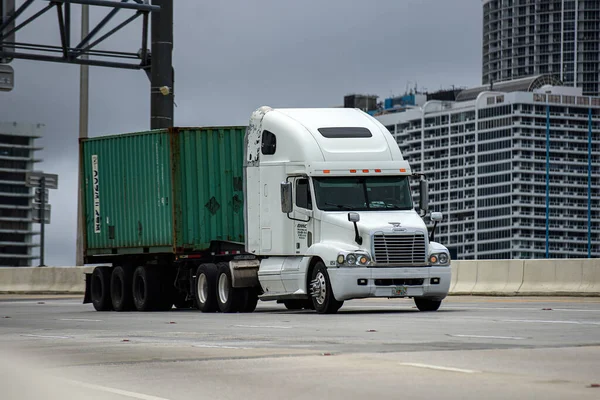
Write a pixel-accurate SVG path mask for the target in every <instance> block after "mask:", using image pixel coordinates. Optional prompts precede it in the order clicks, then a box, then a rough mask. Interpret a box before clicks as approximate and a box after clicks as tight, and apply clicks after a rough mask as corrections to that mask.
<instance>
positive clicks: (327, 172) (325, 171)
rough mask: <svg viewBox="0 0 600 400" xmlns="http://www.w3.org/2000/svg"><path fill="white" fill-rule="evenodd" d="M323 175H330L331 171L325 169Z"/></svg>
mask: <svg viewBox="0 0 600 400" xmlns="http://www.w3.org/2000/svg"><path fill="white" fill-rule="evenodd" d="M323 173H324V174H329V173H331V170H329V169H324V170H323Z"/></svg>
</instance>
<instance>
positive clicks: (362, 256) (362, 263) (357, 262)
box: [336, 250, 372, 267]
mask: <svg viewBox="0 0 600 400" xmlns="http://www.w3.org/2000/svg"><path fill="white" fill-rule="evenodd" d="M348 258H350V261H351V262H349V260H348ZM340 260H343V262H340ZM371 262H372V258H371V255H370V254H369V253H368V252H366V251H361V250H358V251H340V252H339V253H338V256H337V257H336V264H337V266H338V267H342V266H345V267H366V266H369V265H371Z"/></svg>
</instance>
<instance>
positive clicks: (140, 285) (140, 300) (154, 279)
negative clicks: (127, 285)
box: [133, 265, 160, 311]
mask: <svg viewBox="0 0 600 400" xmlns="http://www.w3.org/2000/svg"><path fill="white" fill-rule="evenodd" d="M155 272H156V271H154V270H153V269H152V268H151V267H149V266H146V265H143V266H139V267H137V268H136V269H135V271H134V273H133V303H134V305H135V308H136V310H138V311H154V310H156V308H157V303H158V296H159V295H160V290H159V289H160V286H159V285H160V282H159V280H158V276H157V274H156V273H155Z"/></svg>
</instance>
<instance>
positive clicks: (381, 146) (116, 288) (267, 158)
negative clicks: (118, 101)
mask: <svg viewBox="0 0 600 400" xmlns="http://www.w3.org/2000/svg"><path fill="white" fill-rule="evenodd" d="M207 129H208V128H201V129H200V128H198V129H195V130H192V129H190V128H177V129H170V130H168V131H162V132H156V131H154V132H147V133H142V134H135V135H118V136H112V137H109V138H107V141H108V143H106V145H102V138H95V139H89V140H87V141H83V142H82V158H83V159H84V160H85V159H87V158H90V160H91V161H90V162H89V166H88V163H87V162H85V161H84V162H82V168H83V176H84V179H85V182H84V184H85V185H86V189H85V190H86V192H89V193H88V195H87V196H86V198H88V199H89V201H88V203H89V206H87V205H86V211H87V212H88V213H89V214H91V215H90V216H89V217H88V229H87V230H86V232H87V234H86V262H88V263H95V264H96V263H98V262H101V263H109V264H111V265H110V266H104V267H97V268H96V269H95V270H94V272H93V274H90V275H89V276H88V279H87V290H86V298H85V302H92V303H93V304H94V307H95V308H96V309H97V310H111V309H114V310H123V309H132V308H135V309H137V310H140V311H144V310H156V309H170V308H172V306H173V304H175V305H176V306H177V307H188V306H192V305H195V306H196V307H197V308H199V309H200V310H202V311H205V312H210V311H216V310H220V311H221V312H248V311H253V310H254V308H255V307H256V303H257V300H258V299H260V300H264V301H269V300H273V301H278V302H281V303H284V304H285V306H286V307H288V308H289V309H300V308H314V309H315V310H316V311H317V312H319V313H335V312H337V311H338V309H339V308H340V307H341V306H342V304H343V303H344V301H346V300H351V299H359V298H369V297H385V298H391V297H397V298H407V297H408V298H414V301H415V303H416V306H417V307H418V309H419V310H421V311H435V310H437V309H438V308H439V307H440V304H441V302H442V300H443V299H444V298H445V297H446V296H447V294H448V291H449V287H450V277H451V268H450V255H449V252H448V249H447V248H446V247H444V246H443V245H441V244H439V243H436V242H434V241H433V240H431V239H433V232H434V231H435V223H437V221H439V220H441V219H442V215H441V214H440V213H431V214H429V215H428V216H429V218H430V220H431V221H433V222H434V226H433V227H432V228H431V233H429V230H428V227H427V226H426V224H425V222H424V220H423V217H425V215H427V208H428V207H427V203H428V202H427V196H428V193H427V192H428V190H427V182H426V181H425V180H424V179H423V176H422V175H420V174H414V173H413V172H412V171H411V168H410V165H409V163H408V162H407V161H405V160H404V158H403V157H402V154H401V152H400V150H399V148H398V146H397V144H396V142H395V141H394V138H393V137H392V135H391V134H390V133H389V132H388V131H387V129H386V128H385V127H384V126H383V125H381V124H380V123H379V122H378V121H377V120H375V119H374V118H373V117H371V116H369V115H368V114H366V113H364V112H362V111H360V110H357V109H345V108H331V109H272V108H270V107H261V108H259V109H258V110H256V111H255V112H254V113H253V114H252V116H251V118H250V123H249V126H248V127H247V128H245V129H244V139H243V142H242V141H241V140H240V141H239V142H240V143H242V144H243V155H242V154H241V151H239V150H241V149H237V150H236V148H235V147H236V146H235V145H234V144H232V143H234V141H228V140H226V139H227V137H226V136H227V135H234V133H233V131H234V129H233V128H227V129H226V130H225V131H223V130H221V131H219V132H221V133H219V134H218V135H217V139H215V140H213V141H212V144H205V145H202V143H205V142H206V137H209V139H210V137H212V136H211V135H213V136H214V135H215V133H214V132H215V131H218V129H219V128H210V129H212V130H210V131H207ZM223 132H225V133H223ZM161 134H162V135H164V138H162V139H161V138H160V135H161ZM157 135H158V136H157ZM186 135H187V136H186ZM150 136H153V137H157V138H158V139H149V137H150ZM136 138H141V139H138V140H139V141H140V146H141V147H143V146H142V143H141V142H143V141H146V142H147V141H148V140H150V141H151V142H152V143H151V144H150V145H149V146H147V147H148V148H149V149H150V150H151V151H149V152H148V154H147V158H149V160H150V161H149V162H148V161H147V160H145V156H144V154H145V153H144V152H140V153H139V154H138V155H137V156H136V157H137V158H140V159H141V160H140V162H139V164H140V165H146V166H148V165H149V166H151V168H150V169H151V170H153V171H154V170H155V169H156V170H157V171H159V172H156V174H155V173H154V172H150V175H152V176H151V177H150V178H149V179H148V180H147V184H145V185H142V186H136V187H137V189H135V188H134V189H131V188H128V189H125V190H133V191H134V192H135V193H134V194H136V195H137V196H138V198H143V197H156V198H157V199H158V200H157V201H154V202H152V203H153V205H150V206H144V207H146V208H147V209H148V208H149V210H150V211H148V210H146V211H143V210H139V212H142V213H145V214H146V215H147V214H148V213H149V212H150V213H151V214H152V212H153V211H152V209H153V208H156V209H157V210H159V211H157V213H159V212H160V211H161V209H160V208H161V207H166V208H167V209H172V212H171V214H172V217H171V220H170V225H169V224H167V225H168V226H167V227H166V228H167V229H170V230H171V231H172V234H171V233H170V232H167V235H165V237H166V238H170V239H169V240H166V241H164V240H163V241H162V242H161V245H160V246H159V245H156V244H157V243H158V242H159V240H158V239H157V238H155V237H149V238H144V237H143V236H144V234H145V232H146V231H144V234H142V233H140V232H141V231H142V230H143V229H146V228H140V226H141V222H140V225H137V224H136V223H135V220H139V219H140V218H141V217H139V218H138V217H136V216H133V217H131V218H130V217H127V216H126V217H122V216H120V215H128V214H127V213H120V214H119V212H117V211H118V209H121V208H123V207H128V206H127V205H123V206H116V210H117V211H114V210H107V211H104V212H103V207H102V204H103V203H107V204H112V203H111V202H113V200H115V199H112V198H110V197H111V196H116V199H119V198H121V197H123V196H126V194H125V193H123V191H114V194H113V193H108V191H109V190H104V193H103V188H104V187H106V185H107V184H108V183H104V185H103V184H102V182H103V174H104V175H109V176H110V183H111V185H117V186H119V187H120V186H121V184H122V181H127V177H128V176H132V173H131V171H130V170H131V169H132V168H133V169H134V170H135V169H136V168H137V167H135V165H133V164H138V163H126V164H132V165H133V166H131V165H130V166H129V167H125V166H124V167H118V166H114V165H112V166H111V167H110V168H112V169H111V170H110V173H109V172H108V169H107V170H105V171H103V168H102V160H103V159H108V158H110V152H111V151H112V152H114V151H115V150H114V149H115V142H119V141H123V142H124V141H126V140H129V145H131V143H132V140H133V141H134V142H135V140H136ZM159 139H160V140H159ZM157 140H159V142H160V148H158V147H157V146H158V145H156V146H155V145H154V143H155V142H156V143H158V142H157ZM208 142H210V140H209V141H208ZM208 142H206V143H208ZM94 143H95V144H94ZM194 143H195V144H194ZM215 143H217V144H215ZM163 146H164V147H165V148H164V149H163ZM190 146H191V147H193V148H190ZM117 147H118V146H117ZM215 148H218V150H217V151H215V150H214V149H215ZM211 149H213V150H212V151H211ZM210 152H212V153H215V152H218V153H219V154H218V155H215V154H209V153H210ZM105 153H108V154H105ZM159 154H164V155H165V156H164V157H162V156H159ZM186 154H187V155H186ZM236 154H238V156H239V157H243V161H242V160H240V167H241V168H236V166H235V165H233V164H227V163H229V161H228V162H227V163H225V161H224V159H225V158H227V157H236ZM161 157H162V158H161ZM185 157H187V158H189V159H190V160H195V161H193V162H191V161H189V160H186V159H185ZM206 158H209V161H207V162H205V163H204V164H203V165H204V166H205V168H204V169H203V168H201V167H198V165H200V164H201V163H200V162H199V161H198V160H199V159H206ZM165 160H166V161H165ZM210 160H213V161H212V163H213V164H212V166H211V161H210ZM223 163H225V164H227V165H228V166H225V167H220V165H221V164H223ZM162 164H165V165H162ZM167 164H168V165H167ZM242 164H243V165H242ZM128 168H129V169H128ZM140 168H141V167H140ZM211 168H212V170H211V171H210V172H209V171H208V170H210V169H211ZM227 168H229V170H228V169H227ZM165 170H167V171H171V173H170V178H169V177H165V176H163V175H165V174H164V171H165ZM160 171H162V173H163V175H161V172H160ZM227 171H229V172H231V171H233V172H231V173H232V174H233V180H232V181H233V182H234V184H233V185H234V186H235V185H237V186H238V187H237V188H236V189H235V190H237V191H241V195H240V196H237V195H234V196H233V197H232V198H233V199H234V200H233V201H231V202H227V205H229V206H231V207H225V206H224V205H225V201H224V198H226V197H227V198H228V197H231V196H230V195H231V193H233V191H231V190H229V189H227V188H225V189H224V187H223V186H226V185H228V184H229V179H230V178H229V177H228V178H227V179H224V178H223V177H224V176H226V174H227ZM236 171H238V172H239V173H238V172H236ZM134 172H135V171H134ZM145 173H149V172H148V171H146V172H145ZM236 174H238V175H241V176H238V177H236ZM133 175H135V174H133ZM154 175H157V176H158V177H154ZM166 175H169V174H166ZM190 176H191V177H192V178H190ZM219 177H220V178H219ZM411 179H419V181H420V189H421V192H420V196H419V197H420V206H419V213H420V214H422V215H423V217H422V216H421V215H420V214H419V213H418V212H417V211H416V210H415V206H414V205H413V199H412V196H411V190H410V181H411ZM161 180H165V182H166V183H165V182H162V181H161ZM240 180H241V185H240ZM167 181H168V182H167ZM207 181H212V183H210V182H209V183H206V182H207ZM98 182H100V183H99V185H98V184H97V183H98ZM169 182H170V184H168V183H169ZM182 182H183V183H182ZM186 182H188V183H189V182H197V184H196V185H188V184H184V183H186ZM218 182H220V183H218ZM236 182H237V184H236ZM211 185H213V186H214V185H216V186H215V188H214V190H213V191H212V192H211V189H210V187H211ZM126 186H127V185H124V187H126ZM130 186H131V185H130ZM161 187H163V191H165V193H166V194H169V193H171V196H170V197H169V196H166V197H168V198H169V199H168V200H166V201H165V200H164V198H165V196H164V195H162V194H161V193H159V194H158V196H155V192H157V191H159V192H160V188H161ZM202 187H205V188H208V189H201V188H202ZM169 191H170V192H169ZM215 193H222V194H223V196H222V197H223V198H222V199H221V200H219V198H218V195H217V194H215ZM134 194H132V195H131V196H130V197H133V196H134ZM163 194H164V193H163ZM103 195H104V196H105V197H106V198H103ZM236 196H237V198H238V201H239V202H238V203H237V208H238V209H239V210H243V215H240V218H242V219H243V234H242V235H237V236H236V235H232V234H228V233H227V231H228V230H229V231H231V230H232V229H235V228H232V227H233V226H234V225H236V223H235V218H234V217H232V215H233V212H232V211H231V210H235V207H236V204H235V199H236ZM126 197H127V196H126ZM200 197H201V198H200ZM196 198H197V199H196ZM161 199H162V200H161ZM178 199H179V200H178ZM117 203H118V201H117ZM240 203H243V207H241V206H240ZM211 204H212V205H211ZM217 205H218V207H217ZM129 207H131V205H130V206H129ZM109 208H110V205H109ZM142 208H143V207H142ZM200 209H201V210H204V211H203V212H204V214H203V215H200V216H198V212H199V211H198V210H200ZM215 209H216V211H215ZM98 210H100V211H98ZM240 212H241V211H240ZM106 213H114V214H115V215H114V216H112V215H111V216H109V215H105V214H106ZM167 214H168V213H167ZM213 217H214V218H216V220H215V221H212V220H211V218H213ZM120 219H123V221H121V220H120ZM128 219H131V221H129V220H128ZM154 219H160V218H158V217H157V218H154ZM150 220H153V219H152V218H151V219H150ZM111 221H112V225H111ZM115 221H116V222H115ZM103 224H104V225H106V227H104V226H103ZM115 224H116V225H119V226H115ZM154 225H156V226H158V225H157V224H154ZM237 225H239V226H242V225H241V224H237ZM111 227H112V228H111ZM204 228H206V229H204ZM157 229H158V228H157ZM197 230H199V231H201V232H200V233H198V234H197V235H195V236H194V234H193V232H195V231H197ZM97 231H100V233H101V232H102V231H106V232H105V235H107V236H106V237H112V240H113V242H112V245H113V246H114V247H110V244H111V243H110V240H111V239H106V238H105V237H95V235H97V234H98V233H97ZM120 231H123V234H122V235H121V236H119V234H117V233H116V232H120ZM138 231H139V232H138ZM191 232H192V233H191ZM202 232H203V233H202ZM111 234H112V236H111ZM136 235H137V236H138V238H139V240H140V241H139V243H138V244H137V245H136V244H134V245H133V246H132V243H127V238H128V237H129V236H136ZM186 235H187V236H186ZM190 235H191V236H190ZM90 236H91V240H90ZM150 236H152V235H150ZM155 236H156V235H155ZM120 237H122V238H123V239H124V240H121V241H120V242H119V240H120ZM242 237H243V241H242V240H235V239H236V238H239V239H241V238H242ZM96 239H98V240H96ZM104 242H107V243H108V244H103V243H104ZM142 242H143V243H142ZM163 242H164V243H163ZM136 246H137V249H136Z"/></svg>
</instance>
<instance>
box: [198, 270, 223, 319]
mask: <svg viewBox="0 0 600 400" xmlns="http://www.w3.org/2000/svg"><path fill="white" fill-rule="evenodd" d="M194 287H195V293H194V295H195V296H196V307H197V308H198V310H200V311H202V312H205V313H208V312H215V311H217V310H218V308H219V307H218V306H217V266H216V265H215V264H201V265H200V266H199V267H198V269H197V270H196V285H195V286H194Z"/></svg>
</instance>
